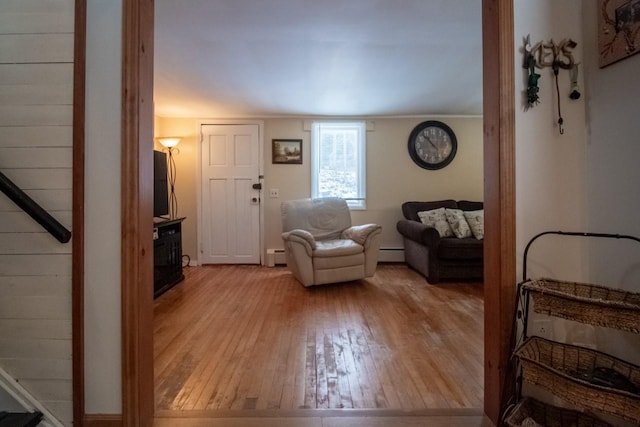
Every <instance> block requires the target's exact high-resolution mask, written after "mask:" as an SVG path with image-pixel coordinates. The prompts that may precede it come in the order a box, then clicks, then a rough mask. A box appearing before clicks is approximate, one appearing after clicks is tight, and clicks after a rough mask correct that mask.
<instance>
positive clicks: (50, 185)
mask: <svg viewBox="0 0 640 427" xmlns="http://www.w3.org/2000/svg"><path fill="white" fill-rule="evenodd" d="M73 14H74V0H46V1H45V0H2V1H0V171H2V173H4V174H5V175H6V176H8V177H9V178H10V179H11V180H12V181H13V182H14V183H15V184H16V185H17V186H18V187H20V188H22V189H23V190H24V191H25V192H26V193H27V194H29V195H30V196H31V197H32V198H33V199H34V200H35V201H36V202H38V203H39V204H40V205H41V206H42V207H43V208H44V209H46V210H47V211H49V212H50V213H51V214H52V215H53V216H54V217H55V218H56V219H58V221H60V222H61V223H62V224H63V225H64V226H66V227H67V228H69V229H71V225H72V224H71V208H72V204H71V202H72V195H71V190H72V174H71V172H72V171H71V166H72V124H73V123H72V110H73V41H74V40H73V39H74V34H73V30H74V16H73ZM0 367H1V368H3V369H5V370H6V371H7V372H9V374H11V375H12V376H13V377H14V378H16V379H18V380H19V381H20V383H21V384H22V385H23V386H24V387H25V388H26V389H27V390H29V392H31V393H32V394H33V395H34V396H35V397H37V398H38V399H39V400H40V402H41V403H43V404H44V405H45V406H46V407H47V409H49V410H50V411H51V412H52V413H53V414H54V415H56V417H58V418H59V419H60V420H61V421H63V422H64V423H65V425H69V426H70V425H71V424H72V418H73V412H72V400H73V399H72V385H71V373H72V366H71V243H67V244H62V243H59V242H58V241H57V240H55V239H54V238H53V237H51V236H50V235H49V234H47V233H46V232H45V231H44V230H43V229H42V228H41V227H40V226H39V225H38V224H37V223H36V222H34V221H33V220H32V219H31V218H30V217H29V216H28V215H26V214H25V213H24V212H22V211H20V210H19V209H18V208H17V207H16V206H15V205H14V204H13V203H12V202H11V201H10V200H9V199H8V198H7V197H6V196H4V195H3V194H1V193H0Z"/></svg>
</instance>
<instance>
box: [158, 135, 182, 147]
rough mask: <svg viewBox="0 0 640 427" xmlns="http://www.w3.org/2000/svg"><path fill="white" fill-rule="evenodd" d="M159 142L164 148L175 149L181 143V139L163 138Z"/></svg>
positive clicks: (173, 137)
mask: <svg viewBox="0 0 640 427" xmlns="http://www.w3.org/2000/svg"><path fill="white" fill-rule="evenodd" d="M158 142H159V143H160V144H162V146H163V147H166V148H173V147H175V146H176V145H178V143H179V142H180V137H177V136H166V137H162V138H158Z"/></svg>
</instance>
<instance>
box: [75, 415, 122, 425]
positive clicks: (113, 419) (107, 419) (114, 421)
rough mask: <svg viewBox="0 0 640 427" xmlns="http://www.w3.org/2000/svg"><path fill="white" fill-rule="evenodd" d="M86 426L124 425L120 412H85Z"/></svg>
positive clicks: (84, 420)
mask: <svg viewBox="0 0 640 427" xmlns="http://www.w3.org/2000/svg"><path fill="white" fill-rule="evenodd" d="M82 425H83V426H84V427H122V415H120V414H85V415H84V419H83V423H82Z"/></svg>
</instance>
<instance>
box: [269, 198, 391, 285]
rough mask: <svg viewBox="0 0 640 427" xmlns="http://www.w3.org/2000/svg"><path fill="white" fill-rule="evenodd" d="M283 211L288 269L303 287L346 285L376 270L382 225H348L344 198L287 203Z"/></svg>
mask: <svg viewBox="0 0 640 427" xmlns="http://www.w3.org/2000/svg"><path fill="white" fill-rule="evenodd" d="M281 209H282V231H283V233H282V239H283V240H284V251H285V254H286V257H287V266H288V267H289V269H290V270H291V272H292V273H293V275H294V276H295V278H296V279H298V280H299V281H300V282H301V283H302V284H303V285H304V286H312V285H322V284H325V283H337V282H347V281H350V280H357V279H362V278H365V277H371V276H373V274H374V273H375V272H376V266H377V264H378V252H379V250H380V235H381V232H382V227H381V226H379V225H377V224H366V225H359V226H351V212H350V211H349V207H348V206H347V202H345V201H344V200H343V199H340V198H337V197H327V198H320V199H301V200H290V201H286V202H283V203H282V206H281Z"/></svg>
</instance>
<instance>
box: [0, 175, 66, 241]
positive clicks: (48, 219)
mask: <svg viewBox="0 0 640 427" xmlns="http://www.w3.org/2000/svg"><path fill="white" fill-rule="evenodd" d="M0 190H2V192H3V193H4V194H5V195H6V196H7V197H9V199H11V200H12V201H13V202H14V203H15V204H16V205H18V206H19V207H20V209H22V210H23V211H25V212H26V213H27V214H28V215H29V216H30V217H31V218H33V219H34V220H35V221H36V222H37V223H38V224H40V225H41V226H42V227H44V229H45V230H47V231H48V232H49V234H51V235H52V236H53V237H55V238H56V239H57V240H58V241H59V242H60V243H67V242H68V241H69V240H70V239H71V232H70V231H69V230H67V229H66V228H65V227H64V226H63V225H62V224H60V223H59V222H58V220H56V219H55V218H54V217H52V216H51V214H49V212H47V211H46V210H44V209H43V208H42V206H40V205H39V204H38V203H36V202H35V201H34V200H33V199H32V198H31V197H29V196H28V195H27V194H26V193H25V192H24V191H22V190H21V189H20V188H18V186H17V185H15V184H14V183H13V181H11V180H10V179H9V178H7V176H6V175H5V174H3V173H2V172H0Z"/></svg>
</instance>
